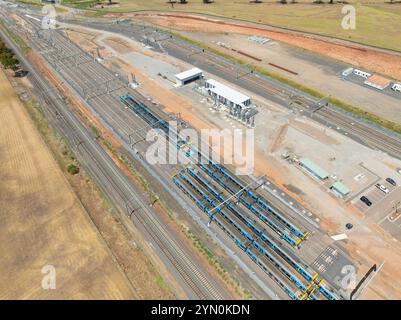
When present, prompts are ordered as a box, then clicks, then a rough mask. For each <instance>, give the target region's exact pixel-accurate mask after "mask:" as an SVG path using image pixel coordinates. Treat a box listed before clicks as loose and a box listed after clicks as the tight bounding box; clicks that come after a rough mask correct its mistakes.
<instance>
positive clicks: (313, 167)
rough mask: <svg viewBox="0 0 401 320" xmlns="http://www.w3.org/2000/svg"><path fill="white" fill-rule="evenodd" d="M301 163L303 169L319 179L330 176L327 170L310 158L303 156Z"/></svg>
mask: <svg viewBox="0 0 401 320" xmlns="http://www.w3.org/2000/svg"><path fill="white" fill-rule="evenodd" d="M299 164H300V166H301V167H302V168H303V169H305V170H306V171H307V172H308V173H310V174H311V175H312V176H314V177H315V178H317V179H319V180H325V179H327V178H328V177H329V174H328V173H327V172H326V170H324V169H322V168H321V167H319V166H318V165H317V164H315V163H314V162H313V161H312V160H310V159H308V158H302V159H301V160H300V161H299Z"/></svg>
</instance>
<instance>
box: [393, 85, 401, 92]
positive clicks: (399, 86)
mask: <svg viewBox="0 0 401 320" xmlns="http://www.w3.org/2000/svg"><path fill="white" fill-rule="evenodd" d="M391 89H393V90H394V91H398V92H401V83H394V84H393V86H392V87H391Z"/></svg>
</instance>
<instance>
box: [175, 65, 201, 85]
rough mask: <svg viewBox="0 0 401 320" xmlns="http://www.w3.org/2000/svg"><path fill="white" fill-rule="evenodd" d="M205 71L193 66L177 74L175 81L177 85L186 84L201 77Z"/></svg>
mask: <svg viewBox="0 0 401 320" xmlns="http://www.w3.org/2000/svg"><path fill="white" fill-rule="evenodd" d="M202 77H203V72H202V70H201V69H198V68H192V69H189V70H187V71H184V72H181V73H179V74H176V75H175V81H176V85H177V86H184V85H186V84H188V83H190V82H192V81H195V80H198V79H201V78H202Z"/></svg>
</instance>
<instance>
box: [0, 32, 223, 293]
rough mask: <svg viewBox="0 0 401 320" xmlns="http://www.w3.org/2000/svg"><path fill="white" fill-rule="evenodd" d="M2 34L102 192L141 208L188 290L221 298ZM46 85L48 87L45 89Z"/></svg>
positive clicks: (141, 215) (141, 218) (140, 214)
mask: <svg viewBox="0 0 401 320" xmlns="http://www.w3.org/2000/svg"><path fill="white" fill-rule="evenodd" d="M0 34H1V35H2V37H3V38H4V39H5V40H6V41H7V42H8V44H9V45H10V47H11V48H13V50H14V52H15V53H16V54H17V56H18V58H19V59H20V61H21V62H22V64H23V65H24V66H25V67H26V68H27V69H28V70H29V71H30V72H31V74H32V77H33V79H34V80H33V82H34V84H35V85H36V88H37V90H39V92H41V93H42V96H43V100H44V101H45V102H46V105H47V107H49V109H47V111H46V113H47V114H51V115H52V119H53V121H54V123H55V124H56V125H57V128H58V129H60V131H61V132H62V133H63V134H64V135H65V136H66V138H67V139H69V140H72V146H73V147H74V150H75V151H76V153H77V157H79V160H80V161H82V163H83V165H84V167H85V168H86V169H87V170H88V172H89V173H90V174H91V176H92V177H94V178H95V180H96V182H97V184H98V185H99V187H100V188H101V190H102V191H103V192H104V193H105V195H106V196H107V197H108V198H109V199H111V200H112V201H113V203H115V204H116V205H117V207H119V208H120V209H121V210H123V208H124V207H125V205H126V203H127V202H129V201H131V202H132V201H134V203H136V204H137V205H138V206H139V207H140V208H141V209H140V210H138V211H137V212H136V213H135V215H136V216H137V220H138V221H139V222H141V223H142V224H143V225H144V226H145V227H146V230H147V232H148V234H149V235H150V237H151V238H152V239H153V240H154V241H155V243H156V244H157V245H158V247H160V250H161V251H162V252H163V253H164V254H165V256H166V257H167V259H168V260H169V261H170V263H171V264H172V266H173V267H174V269H175V270H176V272H177V273H178V274H179V275H180V277H181V278H182V280H183V281H184V282H185V283H186V285H187V286H188V287H189V288H190V289H191V291H192V295H193V296H194V297H196V298H198V299H213V300H216V299H223V298H225V297H226V296H227V295H226V293H225V292H220V291H219V290H220V288H218V286H217V285H216V284H214V283H213V281H211V280H210V277H208V276H207V275H206V274H205V273H204V272H203V270H202V268H200V267H199V266H198V265H196V263H195V261H196V259H194V257H192V256H191V255H190V254H188V253H187V252H186V251H185V250H184V249H183V248H182V245H180V244H179V242H178V241H177V240H175V239H174V236H173V235H172V234H171V233H170V232H169V231H168V230H167V229H166V227H165V226H163V224H162V223H161V221H160V220H159V218H157V214H156V213H154V212H152V210H151V209H150V207H149V206H148V204H146V203H145V202H144V200H143V199H142V197H141V196H140V195H139V194H138V193H137V192H136V191H135V189H134V187H133V185H132V184H131V182H130V181H129V180H128V178H127V177H126V176H125V175H124V174H123V173H122V172H121V171H120V169H119V168H118V167H117V166H116V165H115V164H114V162H113V160H112V159H111V158H110V157H109V156H108V155H107V153H106V152H105V151H104V150H103V149H102V147H101V146H100V145H99V144H98V142H97V141H95V139H94V138H93V136H92V135H91V134H90V132H89V131H88V130H87V129H86V128H85V127H84V126H83V125H82V124H81V122H80V120H79V119H78V118H77V117H76V116H75V115H74V114H73V113H72V111H71V110H69V108H68V107H67V106H65V105H63V103H62V102H61V100H60V97H59V96H56V95H55V91H56V90H55V88H54V87H52V85H50V84H49V83H47V82H45V81H44V80H43V79H42V77H41V75H40V74H39V73H38V71H37V70H36V69H35V68H34V67H33V66H32V64H31V63H30V62H29V61H28V60H27V59H26V58H25V56H24V55H23V54H22V53H21V51H20V50H19V48H18V47H17V46H15V45H14V44H13V43H12V42H11V40H9V39H8V37H7V35H6V34H5V33H4V32H3V31H2V30H0ZM49 88H50V89H49Z"/></svg>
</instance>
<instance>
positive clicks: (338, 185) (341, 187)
mask: <svg viewBox="0 0 401 320" xmlns="http://www.w3.org/2000/svg"><path fill="white" fill-rule="evenodd" d="M331 188H332V189H336V191H338V192H340V193H341V194H343V195H347V194H348V193H350V192H351V190H350V189H349V188H348V187H347V186H346V185H345V184H343V183H341V182H339V181H337V182H335V183H333V185H332V186H331Z"/></svg>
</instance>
